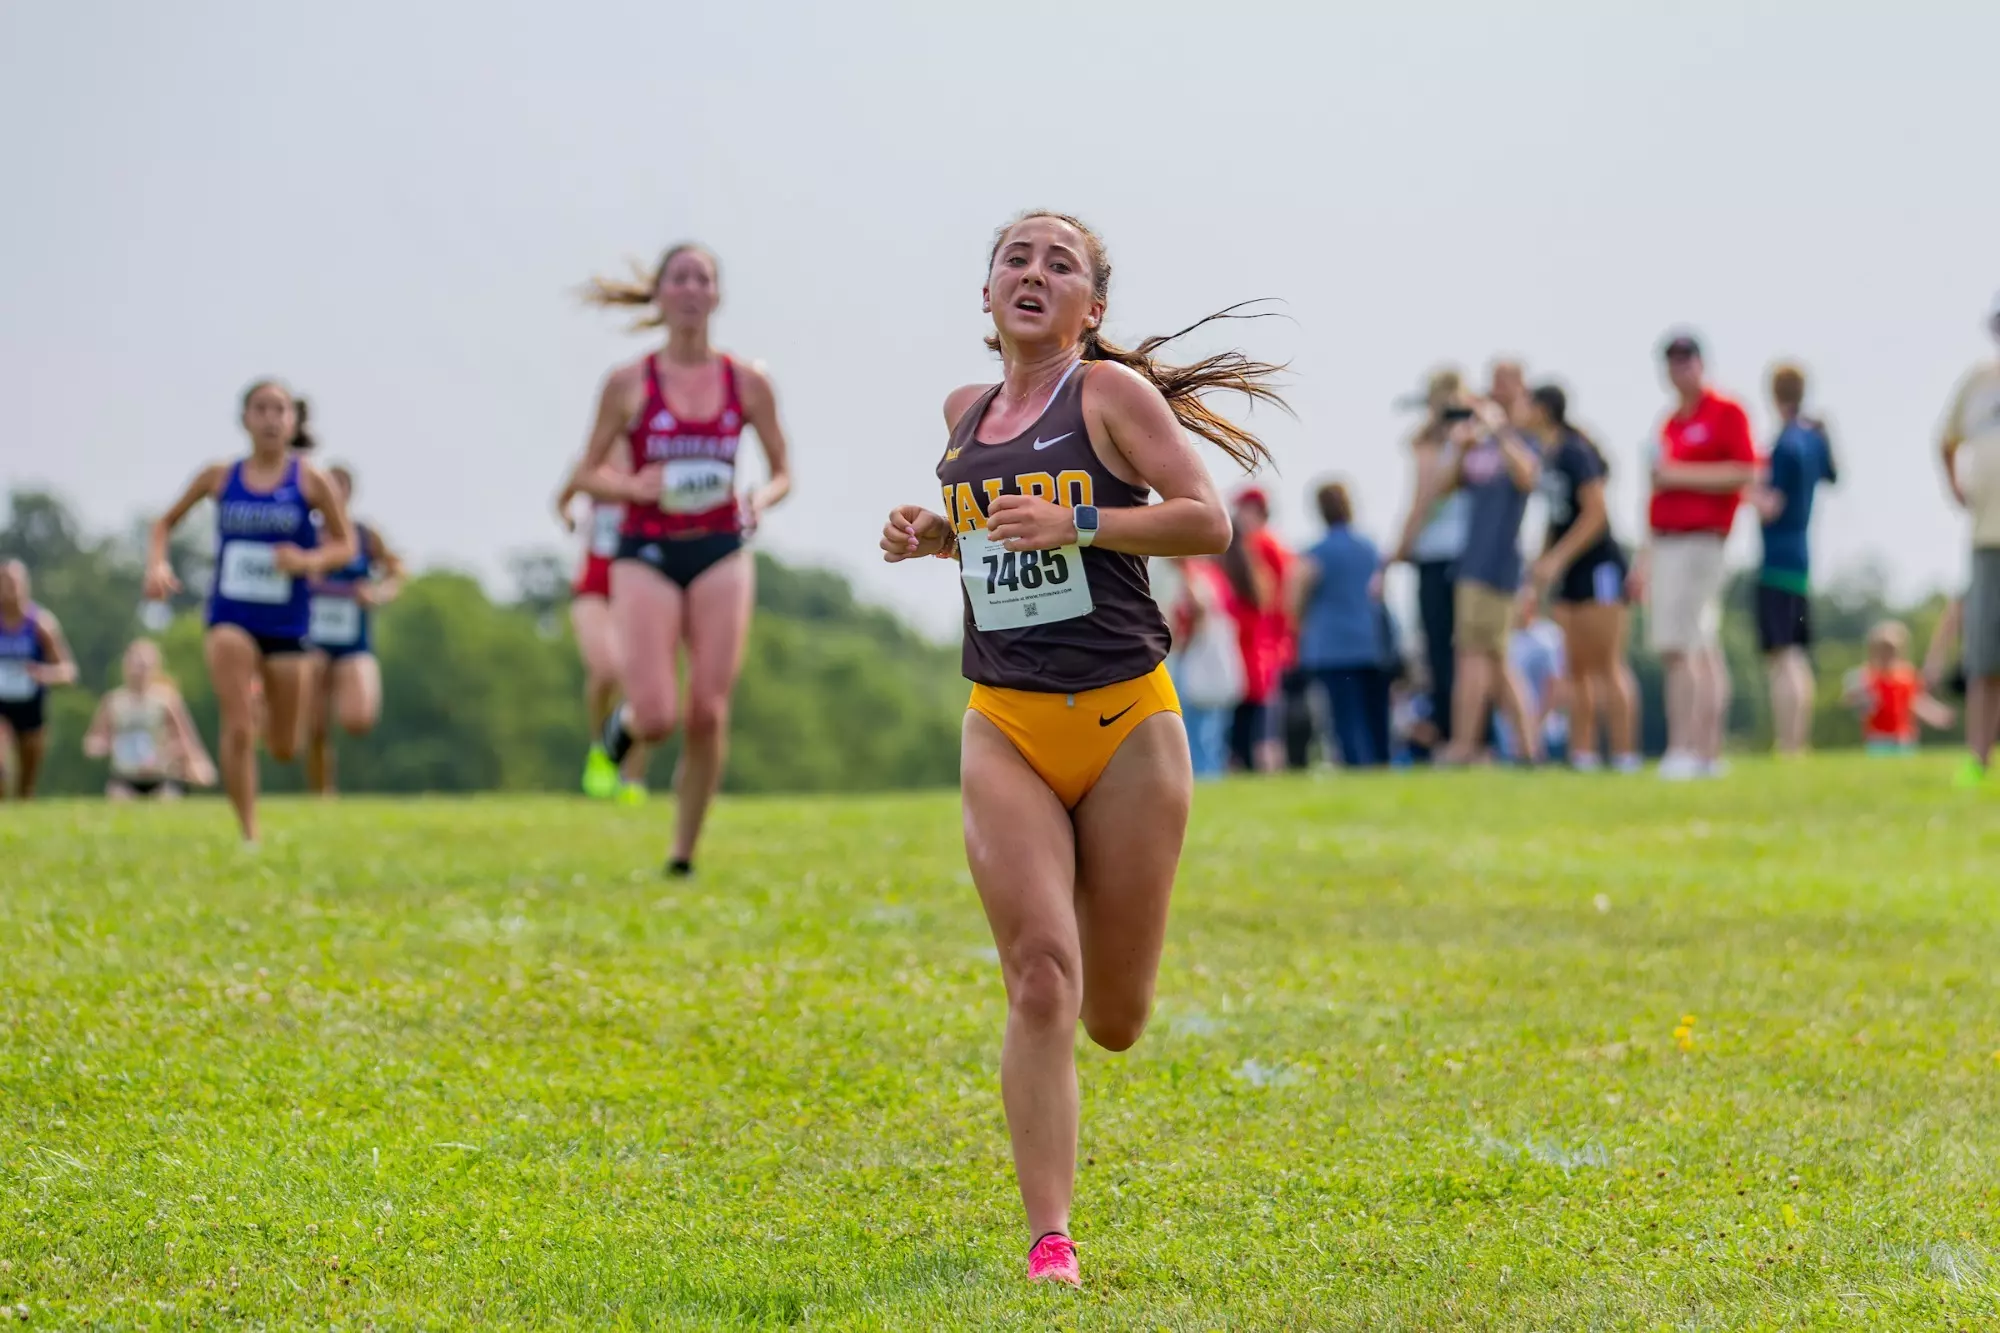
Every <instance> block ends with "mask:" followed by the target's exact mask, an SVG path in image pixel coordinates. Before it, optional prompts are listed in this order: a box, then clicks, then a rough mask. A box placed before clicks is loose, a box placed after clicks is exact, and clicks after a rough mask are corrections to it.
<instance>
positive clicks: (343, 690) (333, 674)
mask: <svg viewBox="0 0 2000 1333" xmlns="http://www.w3.org/2000/svg"><path fill="white" fill-rule="evenodd" d="M326 475H327V476H328V477H329V478H331V479H332V481H333V484H334V485H335V486H336V487H338V488H339V490H340V502H341V504H342V505H347V504H350V503H352V502H353V500H354V474H353V473H352V472H350V471H349V470H348V469H346V468H344V467H332V468H328V469H327V473H326ZM354 545H355V552H354V558H353V559H352V560H350V561H348V562H347V563H346V564H344V565H342V566H341V567H340V568H339V569H336V570H334V571H333V572H332V573H330V574H326V575H323V576H321V577H320V578H318V579H315V580H313V583H312V603H311V607H312V612H311V615H310V617H309V620H308V625H307V629H306V643H307V646H308V647H309V648H311V650H312V652H311V655H310V661H311V666H310V668H309V671H308V674H307V679H306V710H305V716H306V786H307V787H308V788H309V789H311V790H312V791H315V792H318V793H319V794H320V795H322V796H331V795H332V794H333V765H334V760H333V728H334V725H335V724H336V723H338V724H339V726H340V729H341V730H342V731H344V732H346V733H347V734H348V735H350V736H366V735H367V734H368V733H369V732H371V731H373V730H375V723H376V722H377V721H379V720H380V719H381V716H382V668H381V666H380V665H379V664H378V663H377V662H376V660H375V638H374V620H375V615H374V612H375V608H376V607H379V606H386V605H387V604H388V603H390V602H391V601H394V600H395V597H396V594H397V592H399V591H400V590H401V589H402V585H403V562H402V560H401V559H400V558H398V556H397V555H396V553H395V552H394V551H392V550H390V549H389V544H388V543H387V542H385V541H383V540H382V533H381V531H380V530H379V529H376V528H371V527H369V526H368V525H367V524H365V523H359V522H357V523H355V524H354Z"/></svg>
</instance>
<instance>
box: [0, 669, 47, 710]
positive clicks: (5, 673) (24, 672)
mask: <svg viewBox="0 0 2000 1333" xmlns="http://www.w3.org/2000/svg"><path fill="white" fill-rule="evenodd" d="M40 688H41V685H40V684H39V683H38V682H37V681H36V680H35V678H34V677H33V676H32V675H30V674H29V672H28V664H27V663H26V662H20V661H16V660H14V659H12V658H9V659H8V660H6V661H4V662H0V700H4V701H5V702H7V703H10V704H18V703H25V702H26V701H27V700H29V699H32V698H34V697H35V691H36V690H38V689H40Z"/></svg>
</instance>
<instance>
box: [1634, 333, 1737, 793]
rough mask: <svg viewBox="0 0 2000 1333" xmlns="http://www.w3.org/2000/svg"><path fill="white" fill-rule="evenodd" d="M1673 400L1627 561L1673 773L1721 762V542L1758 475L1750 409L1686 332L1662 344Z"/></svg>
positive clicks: (1725, 699)
mask: <svg viewBox="0 0 2000 1333" xmlns="http://www.w3.org/2000/svg"><path fill="white" fill-rule="evenodd" d="M1661 359H1662V360H1663V361H1664V362H1665V364H1666V371H1667V379H1668V381H1669V382H1670V383H1671V384H1672V385H1673V390H1674V396H1675V404H1674V410H1673V412H1672V413H1670V414H1669V415H1668V417H1667V419H1666V420H1665V421H1664V422H1662V423H1661V424H1660V439H1659V446H1658V448H1657V450H1656V452H1655V457H1654V462H1653V466H1652V469H1651V472H1652V494H1651V499H1650V501H1649V502H1648V505H1647V526H1648V528H1649V530H1650V532H1651V535H1652V544H1651V546H1650V547H1649V548H1648V549H1647V550H1645V551H1642V552H1641V553H1640V555H1639V559H1638V561H1637V563H1636V565H1635V567H1634V569H1633V571H1632V584H1633V586H1634V589H1635V591H1636V592H1637V593H1638V595H1639V596H1640V597H1642V598H1644V599H1645V601H1646V604H1647V616H1646V631H1647V638H1648V639H1650V640H1651V642H1652V646H1653V651H1655V652H1657V653H1658V654H1659V655H1660V664H1661V666H1662V667H1663V668H1664V669H1665V672H1666V678H1667V753H1666V757H1665V758H1663V759H1662V760H1661V761H1660V776H1661V777H1663V778H1668V779H1672V780H1675V781H1686V780H1688V779H1690V778H1701V777H1715V776H1717V775H1719V774H1720V773H1721V771H1722V728H1723V723H1724V720H1725V719H1726V718H1727V716H1728V713H1729V667H1728V664H1727V663H1726V662H1725V661H1724V660H1723V657H1722V641H1721V637H1720V635H1721V630H1722V585H1723V577H1724V574H1725V570H1724V568H1723V563H1722V548H1723V543H1724V542H1725V541H1727V540H1728V538H1729V529H1730V527H1731V526H1732V525H1734V523H1735V522H1736V507H1737V504H1738V502H1739V501H1740V500H1741V498H1742V495H1743V491H1744V488H1745V487H1747V486H1749V485H1750V483H1751V481H1752V480H1753V479H1754V477H1755V475H1756V464H1757V449H1756V446H1755V445H1753V444H1752V443H1751V441H1750V419H1749V418H1748V417H1746V416H1745V415H1744V414H1743V409H1742V407H1740V406H1739V405H1738V404H1737V403H1736V402H1735V401H1734V400H1732V399H1729V398H1725V397H1723V396H1722V395H1721V394H1719V393H1716V392H1714V391H1713V390H1712V389H1710V388H1709V387H1708V383H1707V379H1706V376H1705V373H1704V371H1703V369H1702V360H1701V344H1700V343H1698V342H1696V341H1695V340H1694V339H1693V338H1692V337H1690V336H1689V335H1687V334H1679V335H1676V336H1674V337H1673V338H1670V339H1669V340H1668V341H1667V344H1666V346H1665V347H1663V348H1662V349H1661Z"/></svg>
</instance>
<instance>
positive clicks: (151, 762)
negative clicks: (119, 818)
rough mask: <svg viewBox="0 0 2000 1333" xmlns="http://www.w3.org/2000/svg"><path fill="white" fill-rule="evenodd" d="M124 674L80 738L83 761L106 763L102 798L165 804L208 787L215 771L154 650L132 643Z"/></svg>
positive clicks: (157, 649)
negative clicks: (107, 771)
mask: <svg viewBox="0 0 2000 1333" xmlns="http://www.w3.org/2000/svg"><path fill="white" fill-rule="evenodd" d="M123 671H124V681H123V683H122V684H121V685H119V686H118V687H117V688H116V689H113V690H112V691H110V692H109V693H108V694H106V695H105V696H104V697H103V698H102V699H101V700H99V701H98V705H97V712H96V715H95V716H93V717H92V718H91V720H90V729H89V730H88V731H87V732H85V733H84V737H83V752H84V753H85V754H86V755H89V756H90V757H91V758H92V759H109V760H110V761H111V777H110V779H109V780H108V781H106V783H105V784H104V794H105V795H106V796H108V797H110V798H111V799H112V800H114V801H129V800H132V799H134V798H139V797H147V796H151V797H155V798H157V799H159V800H167V801H170V800H173V799H175V798H176V797H178V796H180V795H181V793H182V791H183V790H184V789H185V788H187V787H190V786H194V787H208V786H213V785H214V783H215V765H214V763H213V762H212V761H211V760H210V759H209V757H208V750H207V749H206V748H205V747H204V746H203V745H202V743H201V733H200V732H198V731H196V730H195V726H194V720H193V719H192V718H190V717H189V716H188V711H187V704H186V702H185V701H183V700H182V698H181V692H180V689H179V688H178V687H177V686H176V685H175V684H174V682H173V679H172V678H171V677H169V676H168V675H167V673H166V671H165V670H164V668H163V667H162V664H161V661H160V647H159V645H158V644H156V643H154V642H153V641H152V640H151V639H139V640H137V641H135V642H134V643H133V644H132V645H131V646H130V647H128V648H127V649H126V650H125V658H124V662H123Z"/></svg>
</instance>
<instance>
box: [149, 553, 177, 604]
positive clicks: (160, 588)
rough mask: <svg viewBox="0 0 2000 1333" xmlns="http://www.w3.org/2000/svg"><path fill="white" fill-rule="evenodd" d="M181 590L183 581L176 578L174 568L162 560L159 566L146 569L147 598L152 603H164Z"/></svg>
mask: <svg viewBox="0 0 2000 1333" xmlns="http://www.w3.org/2000/svg"><path fill="white" fill-rule="evenodd" d="M180 590H181V581H180V580H179V579H177V578H175V577H174V567H173V566H172V565H170V564H168V563H167V562H166V561H164V560H162V561H161V562H160V563H159V564H157V565H149V566H147V568H146V597H147V599H148V600H150V601H155V602H164V601H166V600H167V598H169V597H171V596H173V595H174V594H175V593H177V592H179V591H180Z"/></svg>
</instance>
